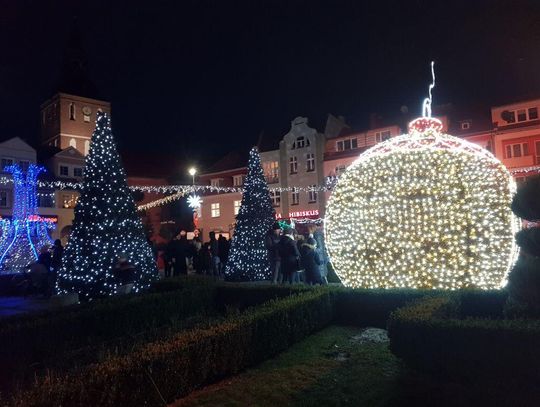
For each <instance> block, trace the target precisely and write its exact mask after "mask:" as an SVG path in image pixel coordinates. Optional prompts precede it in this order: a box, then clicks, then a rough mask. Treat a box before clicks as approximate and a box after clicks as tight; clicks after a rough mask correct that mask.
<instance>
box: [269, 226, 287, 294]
mask: <svg viewBox="0 0 540 407" xmlns="http://www.w3.org/2000/svg"><path fill="white" fill-rule="evenodd" d="M280 240H281V227H280V226H279V224H278V223H277V222H276V223H274V224H273V225H272V229H270V230H269V231H268V232H267V233H266V236H265V237H264V245H265V247H266V250H267V251H268V261H269V262H270V270H271V271H272V282H273V283H274V284H277V283H278V282H279V283H281V282H282V281H283V275H282V273H281V257H280V256H279V241H280Z"/></svg>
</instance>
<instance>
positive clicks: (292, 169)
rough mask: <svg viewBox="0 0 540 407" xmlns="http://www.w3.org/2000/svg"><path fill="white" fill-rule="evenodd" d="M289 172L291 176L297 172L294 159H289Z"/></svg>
mask: <svg viewBox="0 0 540 407" xmlns="http://www.w3.org/2000/svg"><path fill="white" fill-rule="evenodd" d="M289 170H290V172H291V174H296V173H297V172H298V159H297V158H296V157H291V158H289Z"/></svg>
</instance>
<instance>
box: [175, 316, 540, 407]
mask: <svg viewBox="0 0 540 407" xmlns="http://www.w3.org/2000/svg"><path fill="white" fill-rule="evenodd" d="M361 331H362V329H361V328H358V327H344V326H331V327H329V328H327V329H325V330H323V331H321V332H319V333H317V334H314V335H312V336H310V337H309V338H307V339H306V340H304V341H302V342H300V343H298V344H296V345H294V346H292V347H291V348H290V349H289V350H287V351H286V352H284V353H282V354H281V355H279V356H278V357H276V358H274V359H272V360H269V361H266V362H264V363H262V364H260V365H259V366H257V367H255V368H252V369H249V370H247V371H245V372H243V373H241V374H239V375H237V376H235V377H232V378H229V379H226V380H223V381H221V382H219V383H216V384H214V385H210V386H207V387H205V388H203V389H202V390H199V391H196V392H194V393H192V394H190V395H189V396H188V397H186V398H183V399H181V400H178V401H177V402H176V403H174V404H173V406H174V407H188V406H189V407H195V406H261V407H264V406H319V407H321V406H370V407H371V406H413V405H414V406H437V407H442V406H483V405H490V406H495V405H496V406H499V405H500V406H506V405H508V406H518V405H519V406H528V405H531V406H532V405H534V404H529V403H528V402H523V401H521V402H520V401H517V400H516V398H515V397H514V396H513V395H512V394H509V393H508V392H505V391H502V390H497V389H485V388H478V387H477V386H470V387H468V386H464V385H461V384H455V383H450V382H447V381H443V380H436V379H434V378H432V377H427V376H425V375H422V374H420V373H417V372H415V371H411V370H410V369H408V368H406V367H405V366H403V365H402V363H401V362H400V361H399V360H398V359H397V358H396V357H395V356H394V355H393V354H392V353H391V352H390V351H389V350H388V344H387V343H360V342H358V341H357V340H354V339H353V337H355V336H357V335H358V334H359V333H360V332H361Z"/></svg>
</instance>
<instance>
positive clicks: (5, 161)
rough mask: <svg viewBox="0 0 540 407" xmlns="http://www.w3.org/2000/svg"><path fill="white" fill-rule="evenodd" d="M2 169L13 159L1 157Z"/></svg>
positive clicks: (11, 163) (10, 163) (11, 162)
mask: <svg viewBox="0 0 540 407" xmlns="http://www.w3.org/2000/svg"><path fill="white" fill-rule="evenodd" d="M1 163H2V169H5V168H6V167H8V166H10V165H13V160H12V159H11V158H2V161H1Z"/></svg>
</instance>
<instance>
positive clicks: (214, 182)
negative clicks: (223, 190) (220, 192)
mask: <svg viewBox="0 0 540 407" xmlns="http://www.w3.org/2000/svg"><path fill="white" fill-rule="evenodd" d="M221 181H222V178H213V179H211V180H210V185H211V186H213V187H220V186H221Z"/></svg>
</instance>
